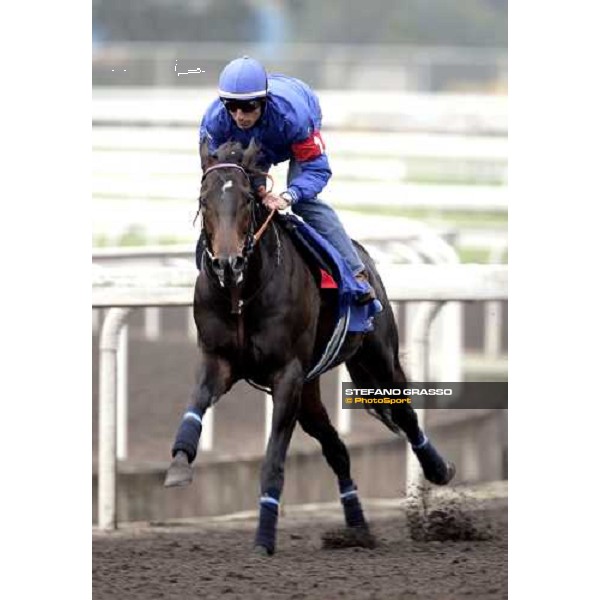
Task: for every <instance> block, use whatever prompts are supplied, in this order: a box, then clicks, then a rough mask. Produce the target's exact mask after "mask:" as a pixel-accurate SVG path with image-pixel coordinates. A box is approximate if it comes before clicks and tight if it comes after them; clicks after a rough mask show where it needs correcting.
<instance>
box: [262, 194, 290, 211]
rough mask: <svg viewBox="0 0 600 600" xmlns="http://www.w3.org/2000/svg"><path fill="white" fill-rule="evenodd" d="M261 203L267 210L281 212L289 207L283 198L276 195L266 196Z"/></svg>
mask: <svg viewBox="0 0 600 600" xmlns="http://www.w3.org/2000/svg"><path fill="white" fill-rule="evenodd" d="M262 202H263V204H264V205H265V206H266V207H267V208H268V209H269V210H283V209H285V208H287V207H288V206H289V205H290V204H289V202H288V201H287V200H286V199H285V198H282V197H281V196H277V195H276V194H266V195H265V196H264V197H263V201H262Z"/></svg>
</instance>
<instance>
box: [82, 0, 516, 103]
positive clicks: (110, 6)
mask: <svg viewBox="0 0 600 600" xmlns="http://www.w3.org/2000/svg"><path fill="white" fill-rule="evenodd" d="M507 16H508V3H507V0H461V2H451V1H450V0H398V1H395V0H374V1H371V2H362V1H359V0H349V1H345V0H332V1H329V2H320V1H317V0H219V1H216V0H129V1H128V2H122V1H120V0H94V3H93V43H94V70H93V83H94V85H103V86H105V85H118V86H121V85H128V86H134V85H135V86H172V85H177V86H187V87H196V86H198V84H199V82H198V80H197V78H192V77H187V78H186V77H178V76H177V73H176V72H175V70H174V68H173V67H174V65H175V62H176V61H177V64H178V71H179V72H182V71H185V70H187V69H188V68H190V69H191V68H198V66H199V65H200V66H201V68H202V69H203V70H205V71H206V72H207V73H208V74H211V73H212V74H213V79H214V75H215V74H218V72H219V71H220V70H221V68H222V67H223V65H224V64H225V63H226V62H228V61H229V60H231V59H232V58H234V57H236V56H239V55H242V54H250V55H252V56H254V57H255V58H257V59H259V60H262V61H264V62H265V63H266V64H268V65H269V69H270V70H271V71H282V72H286V73H292V74H294V75H295V76H297V77H299V78H301V79H304V80H306V81H307V82H308V83H310V84H311V85H312V86H313V87H314V88H316V89H319V90H324V89H363V90H394V91H410V92H413V91H416V92H471V93H504V92H505V91H506V85H507V83H506V82H507V51H506V45H507ZM127 66H129V68H128V69H127ZM123 69H127V76H126V77H124V76H123Z"/></svg>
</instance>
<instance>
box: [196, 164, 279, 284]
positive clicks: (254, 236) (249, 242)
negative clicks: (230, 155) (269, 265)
mask: <svg viewBox="0 0 600 600" xmlns="http://www.w3.org/2000/svg"><path fill="white" fill-rule="evenodd" d="M222 169H237V170H238V171H241V172H242V173H243V174H244V177H245V178H246V181H248V184H249V185H250V186H252V183H251V181H250V176H249V175H248V172H247V171H246V169H244V167H242V166H241V165H238V164H237V163H219V164H217V165H213V166H212V167H208V169H206V170H205V171H204V173H203V175H202V181H201V183H203V182H204V180H205V179H206V177H207V175H208V174H209V173H211V172H212V171H217V170H222ZM260 174H261V175H265V176H266V177H267V178H268V179H269V180H270V181H271V189H270V190H269V191H268V192H266V193H269V192H270V191H271V190H272V189H273V177H271V175H269V174H268V173H260ZM199 210H200V209H199ZM274 215H275V209H273V210H272V211H271V213H270V214H269V216H268V217H267V218H266V219H265V222H264V223H263V224H262V225H261V226H260V228H259V230H258V231H257V232H256V233H254V229H255V228H256V215H255V211H254V210H253V211H252V219H251V221H250V227H249V228H248V231H247V232H246V237H245V239H244V245H243V248H242V255H241V256H242V259H243V261H244V263H243V270H242V272H244V271H245V270H246V266H247V264H248V258H249V257H250V255H251V254H252V252H253V251H254V248H255V246H256V244H257V243H258V241H259V240H260V238H261V237H262V235H263V233H264V232H265V231H266V229H267V227H268V226H269V223H270V222H271V219H272V218H273V216H274ZM204 248H205V250H204V251H205V252H206V253H207V254H208V256H209V258H210V259H211V261H214V260H215V256H214V255H213V254H212V252H211V251H210V250H209V248H208V244H205V245H204ZM240 283H241V282H240Z"/></svg>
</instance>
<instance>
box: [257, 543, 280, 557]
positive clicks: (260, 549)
mask: <svg viewBox="0 0 600 600" xmlns="http://www.w3.org/2000/svg"><path fill="white" fill-rule="evenodd" d="M254 554H256V555H257V556H273V554H275V549H271V550H270V549H269V548H266V547H265V546H260V545H258V544H257V545H256V546H254Z"/></svg>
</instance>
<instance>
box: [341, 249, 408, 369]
mask: <svg viewBox="0 0 600 600" xmlns="http://www.w3.org/2000/svg"><path fill="white" fill-rule="evenodd" d="M352 242H353V244H354V246H355V247H356V251H357V252H358V255H359V257H360V259H361V260H362V262H363V264H364V265H365V268H366V269H367V272H368V273H369V282H370V283H371V286H372V287H373V289H374V290H375V293H376V294H377V298H378V300H379V301H380V302H381V305H382V306H383V312H382V313H380V314H379V315H378V316H377V317H376V318H375V328H376V330H377V329H378V330H379V331H378V332H373V333H376V334H377V335H379V336H380V335H383V336H384V337H386V338H387V340H386V341H387V342H388V343H389V344H390V346H391V347H392V348H393V351H394V367H395V368H396V369H399V370H400V371H401V372H402V373H403V370H402V368H401V366H400V359H399V356H398V353H399V350H400V345H399V336H398V328H397V326H396V320H395V319H394V311H393V310H392V305H391V303H390V301H389V299H388V296H387V292H386V290H385V286H384V285H383V281H382V279H381V276H380V275H379V271H378V270H377V267H376V266H375V261H374V260H373V259H372V258H371V255H370V254H369V253H368V252H367V250H366V249H365V247H364V246H363V245H362V244H360V243H359V242H357V241H356V240H352ZM373 333H372V334H369V335H373Z"/></svg>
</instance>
